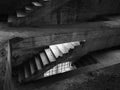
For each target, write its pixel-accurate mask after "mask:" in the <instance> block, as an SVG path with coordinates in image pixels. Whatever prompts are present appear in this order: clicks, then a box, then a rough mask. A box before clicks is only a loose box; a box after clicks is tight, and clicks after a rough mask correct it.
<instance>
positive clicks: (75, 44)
mask: <svg viewBox="0 0 120 90" xmlns="http://www.w3.org/2000/svg"><path fill="white" fill-rule="evenodd" d="M71 43H72V45H74V47H75V46H79V45H80V42H78V41H76V42H71Z"/></svg>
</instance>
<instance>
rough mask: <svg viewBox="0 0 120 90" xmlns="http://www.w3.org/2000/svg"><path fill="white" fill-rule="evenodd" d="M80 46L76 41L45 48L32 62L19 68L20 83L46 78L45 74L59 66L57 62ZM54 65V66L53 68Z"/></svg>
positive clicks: (24, 63)
mask: <svg viewBox="0 0 120 90" xmlns="http://www.w3.org/2000/svg"><path fill="white" fill-rule="evenodd" d="M78 46H80V42H79V41H76V42H68V43H62V44H56V45H50V46H49V47H48V48H45V49H44V50H43V51H42V52H39V53H38V54H37V55H35V56H34V57H33V58H31V59H30V60H28V61H26V62H23V64H21V65H19V66H18V69H17V77H18V81H19V83H23V82H29V81H34V80H36V79H39V78H40V77H41V75H42V76H44V74H45V72H47V71H48V70H50V69H51V68H53V67H54V66H56V65H58V63H57V61H59V60H61V59H62V58H63V57H66V55H68V54H69V53H70V52H71V51H72V50H74V49H76V48H77V47H78ZM60 58H61V59H60ZM64 62H65V61H64ZM52 63H54V65H53V66H52V67H51V65H52Z"/></svg>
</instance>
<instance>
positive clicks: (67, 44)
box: [63, 43, 74, 50]
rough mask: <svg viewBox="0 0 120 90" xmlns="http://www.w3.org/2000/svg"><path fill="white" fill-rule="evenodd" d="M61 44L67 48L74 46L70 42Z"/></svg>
mask: <svg viewBox="0 0 120 90" xmlns="http://www.w3.org/2000/svg"><path fill="white" fill-rule="evenodd" d="M63 45H65V47H67V48H68V49H69V50H70V49H74V46H73V45H72V43H64V44H63Z"/></svg>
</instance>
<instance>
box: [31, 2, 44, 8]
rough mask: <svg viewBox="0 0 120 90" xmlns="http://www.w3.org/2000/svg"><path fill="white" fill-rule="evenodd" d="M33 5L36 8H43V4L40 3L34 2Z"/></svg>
mask: <svg viewBox="0 0 120 90" xmlns="http://www.w3.org/2000/svg"><path fill="white" fill-rule="evenodd" d="M32 4H33V5H34V6H36V7H40V6H43V5H42V4H41V3H39V2H32Z"/></svg>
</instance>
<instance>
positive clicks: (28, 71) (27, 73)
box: [24, 65, 31, 78]
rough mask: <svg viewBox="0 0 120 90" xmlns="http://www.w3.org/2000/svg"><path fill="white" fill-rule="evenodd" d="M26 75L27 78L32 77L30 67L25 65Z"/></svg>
mask: <svg viewBox="0 0 120 90" xmlns="http://www.w3.org/2000/svg"><path fill="white" fill-rule="evenodd" d="M24 73H25V78H28V77H30V75H31V74H30V69H29V67H28V65H24Z"/></svg>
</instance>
